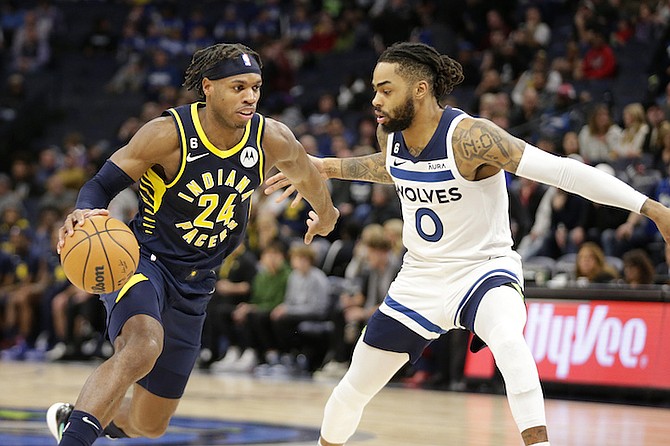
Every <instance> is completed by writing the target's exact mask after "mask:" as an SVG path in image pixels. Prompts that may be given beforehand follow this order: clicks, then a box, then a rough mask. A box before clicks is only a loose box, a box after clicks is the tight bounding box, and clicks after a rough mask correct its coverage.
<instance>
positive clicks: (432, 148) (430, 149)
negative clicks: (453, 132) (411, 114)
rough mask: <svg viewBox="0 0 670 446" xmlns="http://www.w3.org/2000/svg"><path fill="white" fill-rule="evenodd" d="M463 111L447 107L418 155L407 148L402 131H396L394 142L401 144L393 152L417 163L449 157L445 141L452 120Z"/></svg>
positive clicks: (399, 156)
mask: <svg viewBox="0 0 670 446" xmlns="http://www.w3.org/2000/svg"><path fill="white" fill-rule="evenodd" d="M463 113H464V112H463V111H462V110H458V109H455V108H451V107H449V106H447V107H445V108H444V110H443V111H442V116H441V117H440V122H439V123H438V125H437V129H435V133H433V136H431V138H430V141H428V144H426V147H425V148H424V149H423V150H422V151H421V153H420V154H419V156H418V157H417V156H414V155H412V154H411V153H410V152H409V150H407V145H406V144H405V138H404V137H403V135H402V132H395V133H394V135H393V142H394V144H395V143H396V142H398V143H400V146H399V150H398V151H397V152H396V151H395V150H394V151H392V152H391V153H392V154H393V155H394V156H397V157H398V158H402V159H407V160H410V161H412V162H415V163H416V162H418V161H434V160H441V159H445V158H449V155H448V152H447V150H446V145H445V144H444V141H445V139H446V137H447V133H448V132H449V127H450V126H451V122H452V121H453V120H454V119H456V118H457V117H458V116H460V115H462V114H463ZM403 179H404V178H403Z"/></svg>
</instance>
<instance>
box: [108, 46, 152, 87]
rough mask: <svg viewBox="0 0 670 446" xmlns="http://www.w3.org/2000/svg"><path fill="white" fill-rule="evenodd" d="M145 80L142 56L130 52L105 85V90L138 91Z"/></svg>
mask: <svg viewBox="0 0 670 446" xmlns="http://www.w3.org/2000/svg"><path fill="white" fill-rule="evenodd" d="M145 81H146V66H145V65H144V61H143V60H142V57H141V56H140V55H139V54H137V53H133V54H131V55H130V56H129V57H128V59H127V61H126V63H124V64H123V65H121V67H119V69H118V70H117V71H116V73H114V76H113V77H112V79H111V80H110V81H109V83H108V84H107V85H106V89H107V91H109V92H111V93H115V94H122V93H126V92H128V93H139V92H140V91H142V87H143V86H144V83H145Z"/></svg>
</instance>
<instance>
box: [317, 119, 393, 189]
mask: <svg viewBox="0 0 670 446" xmlns="http://www.w3.org/2000/svg"><path fill="white" fill-rule="evenodd" d="M387 137H388V134H387V133H386V132H384V131H383V130H382V127H381V126H378V127H377V141H378V142H379V147H381V152H379V153H375V154H373V155H366V156H356V157H352V158H323V159H321V160H320V161H321V162H322V163H323V170H322V172H323V173H324V174H325V175H326V177H328V178H339V179H342V180H360V181H371V182H374V183H393V179H392V178H391V175H389V173H388V172H387V171H386V141H387Z"/></svg>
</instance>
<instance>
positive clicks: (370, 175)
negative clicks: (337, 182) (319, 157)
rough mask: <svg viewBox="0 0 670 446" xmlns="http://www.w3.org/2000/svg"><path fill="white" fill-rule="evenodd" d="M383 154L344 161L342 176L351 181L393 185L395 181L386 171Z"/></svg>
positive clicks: (345, 159) (344, 159)
mask: <svg viewBox="0 0 670 446" xmlns="http://www.w3.org/2000/svg"><path fill="white" fill-rule="evenodd" d="M384 161H385V158H384V154H383V153H375V154H374V155H368V156H363V157H355V158H343V159H342V176H343V177H344V178H345V179H349V180H363V181H372V182H375V183H392V182H393V179H392V178H391V176H390V175H389V173H388V172H387V171H386V165H385V162H384Z"/></svg>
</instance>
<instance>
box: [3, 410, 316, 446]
mask: <svg viewBox="0 0 670 446" xmlns="http://www.w3.org/2000/svg"><path fill="white" fill-rule="evenodd" d="M45 412H46V409H43V410H37V409H13V408H0V444H2V445H24V446H53V444H54V439H53V437H52V436H51V434H50V433H49V431H48V430H47V428H46V423H45V422H44V413H45ZM318 437H319V431H318V429H311V428H305V427H296V426H287V425H278V424H266V423H252V422H243V421H230V420H219V419H213V418H195V417H173V418H172V420H171V421H170V426H169V427H168V430H167V432H166V434H165V435H164V436H162V437H161V438H159V439H155V440H151V439H148V438H133V439H124V440H123V444H132V445H133V446H140V445H141V446H144V445H146V446H149V445H151V446H168V445H181V446H187V445H204V444H206V445H211V446H219V445H233V444H234V445H241V444H267V443H272V444H286V443H291V444H295V443H296V442H305V444H314V443H315V442H316V439H317V438H318ZM118 444H119V441H118V440H109V439H107V438H104V437H101V438H99V439H98V440H96V442H95V445H96V446H102V445H107V446H114V445H118Z"/></svg>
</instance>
